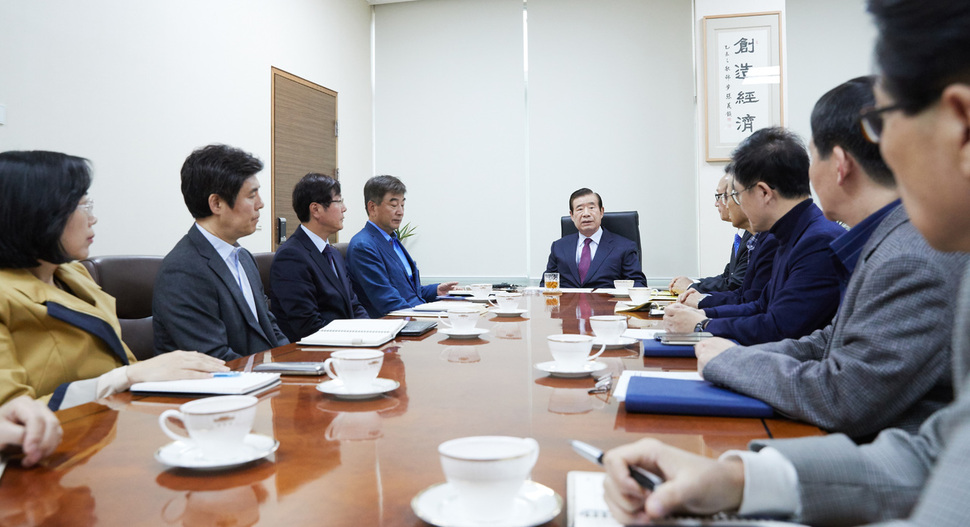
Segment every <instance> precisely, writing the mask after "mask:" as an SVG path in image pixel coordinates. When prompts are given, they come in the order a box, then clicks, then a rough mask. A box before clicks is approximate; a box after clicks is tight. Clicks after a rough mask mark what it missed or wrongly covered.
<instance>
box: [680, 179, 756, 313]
mask: <svg viewBox="0 0 970 527" xmlns="http://www.w3.org/2000/svg"><path fill="white" fill-rule="evenodd" d="M733 172H734V166H733V165H730V164H728V165H727V166H726V167H724V177H722V178H721V180H720V181H718V183H717V189H716V192H715V194H714V206H715V207H717V212H718V214H720V216H721V221H726V222H728V223H730V224H732V225H733V226H734V227H735V228H737V229H739V230H741V232H742V233H743V234H735V235H734V244H733V245H732V246H731V257H730V258H729V259H728V263H727V265H725V266H724V272H723V273H721V274H719V275H714V276H708V277H706V278H700V279H698V280H696V281H695V280H691V279H690V278H689V277H687V276H678V277H676V278H674V279H672V280H671V281H670V285H668V286H667V288H668V289H670V292H671V293H676V294H679V295H681V297H682V299H681V301H683V297H684V295H683V293H687V292H691V291H693V292H696V293H714V292H721V291H733V290H735V289H737V288H739V287H741V285H742V284H743V283H744V276H745V273H746V272H747V270H748V255H749V254H750V253H749V250H748V242H749V241H750V240H751V237H752V234H751V231H749V230H747V229H746V228H744V227H742V226H741V225H739V223H742V224H744V225H747V223H748V219H747V218H746V217H741V218H737V219H735V218H733V217H732V216H731V214H730V211H729V210H728V201H731V200H730V199H729V198H728V190H727V189H728V184H730V182H731V174H732V173H733ZM749 227H750V225H749ZM694 307H696V306H694Z"/></svg>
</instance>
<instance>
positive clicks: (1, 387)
mask: <svg viewBox="0 0 970 527" xmlns="http://www.w3.org/2000/svg"><path fill="white" fill-rule="evenodd" d="M90 185H91V170H90V168H89V166H88V162H87V160H85V159H82V158H79V157H74V156H69V155H66V154H61V153H56V152H40V151H35V152H4V153H0V403H4V402H6V401H8V400H11V399H13V398H15V397H17V396H19V395H28V396H30V397H32V398H35V399H40V400H42V401H45V402H47V405H48V406H49V407H50V408H51V409H52V410H57V409H61V408H68V407H70V406H75V405H78V404H82V403H85V402H90V401H93V400H95V399H99V398H101V397H106V396H108V395H111V394H114V393H118V392H122V391H125V390H127V389H128V388H129V387H130V386H131V385H132V384H134V383H136V382H142V381H148V380H174V379H194V378H205V377H209V376H210V375H211V372H216V371H226V370H228V368H227V367H226V366H225V364H224V363H223V361H221V360H219V359H215V358H213V357H209V356H207V355H204V354H201V353H196V352H186V351H177V352H173V353H166V354H164V355H160V356H158V357H154V358H152V359H149V360H146V361H141V362H138V361H137V360H136V359H135V357H134V355H132V353H131V351H130V350H128V347H127V346H125V344H124V342H122V340H121V326H120V324H119V323H118V317H117V315H116V314H115V299H114V298H113V297H111V296H110V295H108V294H107V293H105V292H104V291H102V290H101V288H100V287H99V286H98V285H97V284H96V283H95V282H94V280H92V279H91V276H90V275H89V274H88V273H87V270H85V268H84V266H83V265H81V264H80V263H78V262H77V261H76V260H81V259H84V258H87V256H88V248H89V247H90V246H91V243H93V241H94V230H93V227H94V224H95V223H97V218H95V216H94V201H93V200H92V199H91V198H90V197H89V196H88V195H87V192H88V187H90Z"/></svg>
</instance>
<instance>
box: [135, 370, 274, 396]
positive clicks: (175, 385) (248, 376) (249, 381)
mask: <svg viewBox="0 0 970 527" xmlns="http://www.w3.org/2000/svg"><path fill="white" fill-rule="evenodd" d="M278 384H280V374H279V373H256V372H238V374H236V373H233V374H232V376H230V377H212V378H209V379H183V380H179V381H151V382H139V383H135V384H133V385H131V391H132V393H151V394H162V395H176V396H179V395H190V396H191V395H256V394H257V393H262V392H264V391H266V390H269V389H271V388H273V387H275V386H276V385H278Z"/></svg>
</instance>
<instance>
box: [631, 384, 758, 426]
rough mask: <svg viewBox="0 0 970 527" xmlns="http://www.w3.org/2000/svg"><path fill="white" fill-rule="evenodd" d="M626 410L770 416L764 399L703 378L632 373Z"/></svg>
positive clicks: (682, 413)
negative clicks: (648, 375) (689, 378)
mask: <svg viewBox="0 0 970 527" xmlns="http://www.w3.org/2000/svg"><path fill="white" fill-rule="evenodd" d="M626 410H627V411H628V412H637V413H649V414H680V415H707V416H720V417H772V416H773V415H774V414H775V411H774V410H773V409H772V408H771V406H769V405H768V404H767V403H765V402H763V401H759V400H758V399H755V398H753V397H748V396H747V395H741V394H740V393H737V392H732V391H730V390H725V389H723V388H718V387H717V386H714V385H713V384H711V383H709V382H707V381H694V380H686V379H663V378H658V377H633V378H631V379H630V385H629V387H628V388H627V391H626Z"/></svg>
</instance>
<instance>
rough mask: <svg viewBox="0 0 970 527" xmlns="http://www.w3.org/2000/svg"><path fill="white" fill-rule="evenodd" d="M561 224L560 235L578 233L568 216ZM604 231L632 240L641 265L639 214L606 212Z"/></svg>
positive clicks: (627, 211)
mask: <svg viewBox="0 0 970 527" xmlns="http://www.w3.org/2000/svg"><path fill="white" fill-rule="evenodd" d="M560 221H561V223H562V235H563V236H566V235H569V234H573V233H575V232H578V231H577V229H576V225H575V224H574V223H573V219H572V218H571V217H569V216H563V217H562V219H561V220H560ZM602 226H603V228H604V229H606V230H608V231H610V232H612V233H613V234H619V235H620V236H623V237H624V238H626V239H628V240H632V241H633V242H634V243H636V244H637V258H638V259H639V260H640V264H641V265H643V249H642V248H641V246H640V213H639V212H637V211H635V210H626V211H620V212H606V213H604V214H603V223H602Z"/></svg>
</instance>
